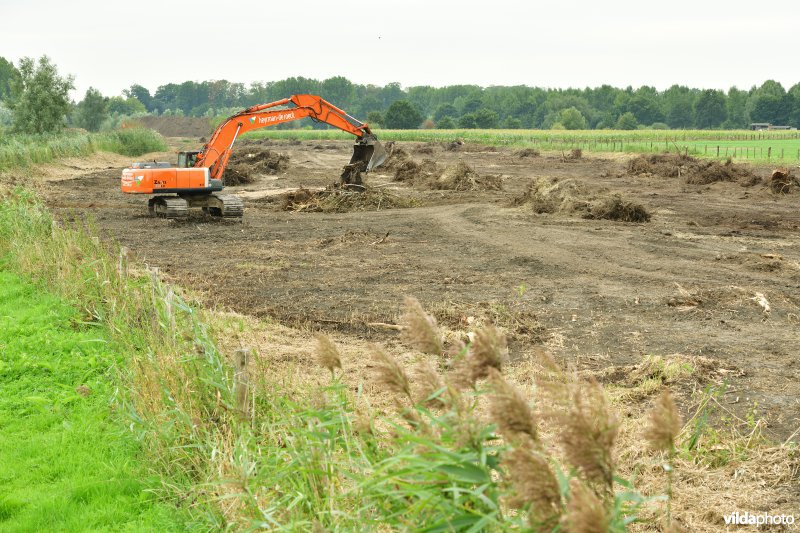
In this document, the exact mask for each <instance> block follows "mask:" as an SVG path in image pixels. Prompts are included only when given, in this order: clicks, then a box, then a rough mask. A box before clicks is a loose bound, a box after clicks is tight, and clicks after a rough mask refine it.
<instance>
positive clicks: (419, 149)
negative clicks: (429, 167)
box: [414, 143, 436, 155]
mask: <svg viewBox="0 0 800 533" xmlns="http://www.w3.org/2000/svg"><path fill="white" fill-rule="evenodd" d="M434 146H436V145H435V144H434V143H425V144H418V145H416V146H415V147H414V153H415V154H425V155H432V154H433V151H434Z"/></svg>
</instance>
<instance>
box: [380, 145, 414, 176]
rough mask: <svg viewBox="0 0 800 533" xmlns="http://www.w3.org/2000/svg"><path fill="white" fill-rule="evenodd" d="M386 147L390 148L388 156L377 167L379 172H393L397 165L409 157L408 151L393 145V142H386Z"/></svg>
mask: <svg viewBox="0 0 800 533" xmlns="http://www.w3.org/2000/svg"><path fill="white" fill-rule="evenodd" d="M386 149H387V150H391V152H390V153H389V157H387V158H386V161H384V162H383V164H382V165H381V166H379V167H378V169H380V170H379V172H393V171H395V170H397V169H398V168H399V167H401V166H402V165H404V164H405V163H406V161H408V160H409V159H410V156H409V155H408V152H406V151H405V150H403V149H402V148H400V147H399V146H397V145H395V144H394V143H386Z"/></svg>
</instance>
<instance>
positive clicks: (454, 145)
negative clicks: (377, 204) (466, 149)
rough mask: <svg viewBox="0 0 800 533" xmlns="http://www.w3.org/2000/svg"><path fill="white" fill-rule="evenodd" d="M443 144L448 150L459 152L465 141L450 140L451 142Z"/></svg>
mask: <svg viewBox="0 0 800 533" xmlns="http://www.w3.org/2000/svg"><path fill="white" fill-rule="evenodd" d="M442 146H443V147H444V149H445V150H447V151H448V152H457V151H458V150H459V149H460V148H461V147H462V146H464V141H462V140H461V139H456V140H454V141H450V142H449V143H444V144H443V145H442Z"/></svg>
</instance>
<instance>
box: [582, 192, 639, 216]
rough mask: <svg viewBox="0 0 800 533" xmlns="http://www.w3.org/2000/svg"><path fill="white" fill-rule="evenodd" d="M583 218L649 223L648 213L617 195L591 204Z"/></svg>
mask: <svg viewBox="0 0 800 533" xmlns="http://www.w3.org/2000/svg"><path fill="white" fill-rule="evenodd" d="M585 217H586V218H595V219H604V220H619V221H620V222H650V213H649V212H648V211H647V209H645V207H644V206H643V205H641V204H637V203H634V202H631V201H629V200H625V199H624V198H622V196H620V195H619V194H614V195H612V196H607V197H605V198H602V199H600V200H598V201H597V202H595V203H593V204H592V205H591V206H590V207H589V212H588V213H587V214H586V215H585Z"/></svg>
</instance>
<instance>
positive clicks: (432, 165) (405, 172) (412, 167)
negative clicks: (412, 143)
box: [394, 159, 442, 182]
mask: <svg viewBox="0 0 800 533" xmlns="http://www.w3.org/2000/svg"><path fill="white" fill-rule="evenodd" d="M441 172H442V171H441V169H440V168H439V166H438V165H437V164H436V162H435V161H433V160H431V159H424V160H423V161H422V163H417V162H416V161H413V160H412V159H406V160H405V161H403V162H402V163H400V164H399V165H398V166H397V168H396V170H395V172H394V181H408V182H414V181H425V182H427V181H431V180H433V179H436V177H437V176H438V175H440V174H441Z"/></svg>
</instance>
